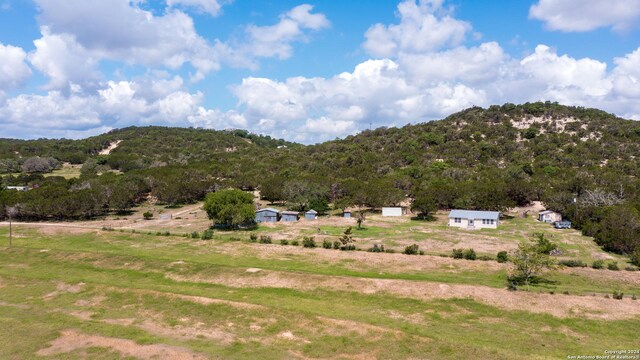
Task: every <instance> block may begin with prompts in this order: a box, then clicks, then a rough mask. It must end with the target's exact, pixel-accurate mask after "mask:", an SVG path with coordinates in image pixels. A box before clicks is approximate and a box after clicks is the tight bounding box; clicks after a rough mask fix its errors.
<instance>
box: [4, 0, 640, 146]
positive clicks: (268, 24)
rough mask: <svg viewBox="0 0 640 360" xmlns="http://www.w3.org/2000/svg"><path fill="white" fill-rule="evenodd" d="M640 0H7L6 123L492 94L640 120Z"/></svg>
mask: <svg viewBox="0 0 640 360" xmlns="http://www.w3.org/2000/svg"><path fill="white" fill-rule="evenodd" d="M639 30H640V0H607V1H604V0H532V1H527V0H519V1H512V0H492V1H488V0H487V1H484V0H483V1H479V0H451V1H448V0H404V1H398V0H393V1H392V0H376V1H371V0H349V1H335V0H300V1H291V0H93V1H87V0H0V138H8V137H11V138H24V139H33V138H43V137H46V138H62V137H64V138H74V139H75V138H84V137H88V136H92V135H97V134H100V133H103V132H106V131H109V130H112V129H116V128H122V127H127V126H131V125H135V126H147V125H161V126H183V127H201V128H211V129H229V128H241V129H247V130H249V131H251V132H254V133H258V134H265V135H270V136H272V137H276V138H284V139H287V140H290V141H296V142H301V143H305V144H312V143H318V142H322V141H326V140H332V139H335V138H342V137H345V136H347V135H351V134H356V133H358V132H359V131H362V130H364V129H368V128H378V127H381V126H403V125H405V124H409V123H411V124H415V123H421V122H425V121H431V120H435V119H441V118H444V117H446V116H447V115H450V114H452V113H454V112H456V111H459V110H462V109H465V108H468V107H471V106H482V107H488V106H490V105H493V104H504V103H507V102H510V103H524V102H527V101H557V102H559V103H561V104H565V105H575V106H585V107H596V108H600V109H603V110H605V111H608V112H611V113H614V114H616V115H618V116H620V117H623V118H629V119H635V120H640V33H639Z"/></svg>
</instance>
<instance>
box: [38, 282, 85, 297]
mask: <svg viewBox="0 0 640 360" xmlns="http://www.w3.org/2000/svg"><path fill="white" fill-rule="evenodd" d="M84 285H85V283H83V282H81V283H77V284H67V283H63V282H61V283H58V285H57V286H56V289H55V290H54V291H52V292H50V293H48V294H46V295H45V296H43V299H44V300H49V299H53V298H54V297H56V296H58V295H60V294H64V293H72V294H77V293H79V292H80V291H82V288H83V287H84Z"/></svg>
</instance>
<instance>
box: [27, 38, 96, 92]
mask: <svg viewBox="0 0 640 360" xmlns="http://www.w3.org/2000/svg"><path fill="white" fill-rule="evenodd" d="M40 31H41V32H42V38H40V39H37V40H35V41H34V42H33V44H34V45H35V47H36V50H35V51H33V52H32V53H30V54H29V61H30V62H31V64H32V65H33V66H34V67H35V68H36V69H38V70H39V71H40V72H42V73H43V74H45V75H47V76H48V77H49V83H48V84H47V85H45V89H61V88H65V87H67V86H69V85H70V84H71V83H74V84H80V85H83V86H88V85H90V84H92V83H95V82H97V81H98V80H99V78H100V75H99V73H98V71H97V68H96V67H97V64H98V59H97V58H95V57H94V56H93V55H92V54H90V52H89V51H87V50H86V49H85V48H84V47H82V46H81V45H80V44H78V43H77V42H76V40H75V38H74V37H73V36H72V35H69V34H60V35H56V34H51V32H50V31H49V29H48V28H47V27H46V26H43V27H42V28H41V29H40Z"/></svg>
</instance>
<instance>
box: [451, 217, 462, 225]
mask: <svg viewBox="0 0 640 360" xmlns="http://www.w3.org/2000/svg"><path fill="white" fill-rule="evenodd" d="M453 222H454V223H456V224H460V223H461V222H462V219H461V218H453Z"/></svg>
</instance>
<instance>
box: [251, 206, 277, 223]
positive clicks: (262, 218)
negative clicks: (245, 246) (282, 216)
mask: <svg viewBox="0 0 640 360" xmlns="http://www.w3.org/2000/svg"><path fill="white" fill-rule="evenodd" d="M278 213H279V211H278V209H274V208H264V209H260V210H257V211H256V222H257V223H261V222H277V221H278Z"/></svg>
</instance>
